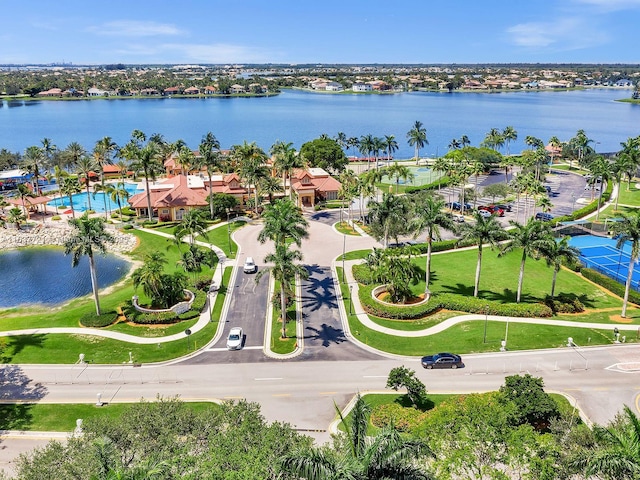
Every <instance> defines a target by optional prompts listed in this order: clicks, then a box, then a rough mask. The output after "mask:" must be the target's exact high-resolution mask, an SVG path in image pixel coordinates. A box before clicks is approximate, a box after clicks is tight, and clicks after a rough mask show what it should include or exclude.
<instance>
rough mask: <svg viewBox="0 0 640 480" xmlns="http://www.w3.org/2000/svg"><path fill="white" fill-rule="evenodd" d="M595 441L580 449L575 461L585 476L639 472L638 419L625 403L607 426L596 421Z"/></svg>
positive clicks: (626, 477)
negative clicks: (583, 449) (589, 445)
mask: <svg viewBox="0 0 640 480" xmlns="http://www.w3.org/2000/svg"><path fill="white" fill-rule="evenodd" d="M593 434H594V437H595V440H596V443H595V445H594V447H593V448H592V449H587V450H585V451H583V452H581V453H580V454H579V456H578V458H577V460H576V461H575V462H574V465H575V466H577V467H579V468H581V469H583V471H584V475H585V476H586V478H602V479H607V480H632V479H635V478H638V476H640V419H639V418H638V416H637V415H636V414H635V413H634V411H633V410H631V409H630V408H629V407H628V406H627V405H625V406H624V409H623V413H622V416H621V417H620V418H618V419H616V421H614V422H612V423H611V424H610V425H609V426H608V427H601V426H599V425H595V426H594V428H593Z"/></svg>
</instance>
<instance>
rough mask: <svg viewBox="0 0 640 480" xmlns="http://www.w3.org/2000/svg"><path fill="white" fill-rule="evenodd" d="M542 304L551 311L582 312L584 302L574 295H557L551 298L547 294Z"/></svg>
mask: <svg viewBox="0 0 640 480" xmlns="http://www.w3.org/2000/svg"><path fill="white" fill-rule="evenodd" d="M544 304H545V305H546V306H547V307H549V308H550V309H551V310H552V311H553V313H582V312H584V304H583V303H582V302H581V301H580V300H579V299H578V298H577V297H574V296H570V295H558V296H557V297H555V298H551V297H550V296H549V295H547V296H546V297H545V299H544Z"/></svg>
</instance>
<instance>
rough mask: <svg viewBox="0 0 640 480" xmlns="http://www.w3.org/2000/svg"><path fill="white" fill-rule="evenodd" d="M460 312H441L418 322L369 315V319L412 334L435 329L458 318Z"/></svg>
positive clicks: (383, 325) (382, 325)
mask: <svg viewBox="0 0 640 480" xmlns="http://www.w3.org/2000/svg"><path fill="white" fill-rule="evenodd" d="M458 315H460V312H450V311H441V312H436V313H434V314H433V315H429V316H428V317H425V318H419V319H417V320H392V319H389V318H380V317H374V316H373V315H369V318H370V319H371V320H373V321H374V322H375V323H377V324H378V325H380V326H381V327H386V328H393V329H394V330H402V331H405V332H412V331H417V330H424V329H425V328H429V327H433V326H434V325H437V324H439V323H441V322H443V321H445V320H447V319H448V318H451V317H457V316H458Z"/></svg>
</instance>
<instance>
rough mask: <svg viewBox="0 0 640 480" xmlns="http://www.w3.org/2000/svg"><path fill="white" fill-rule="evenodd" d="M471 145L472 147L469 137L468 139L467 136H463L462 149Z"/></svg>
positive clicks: (461, 140)
mask: <svg viewBox="0 0 640 480" xmlns="http://www.w3.org/2000/svg"><path fill="white" fill-rule="evenodd" d="M469 145H471V140H469V137H467V136H466V135H462V136H461V137H460V148H464V147H468V146H469Z"/></svg>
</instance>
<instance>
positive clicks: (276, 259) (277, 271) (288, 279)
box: [256, 245, 309, 338]
mask: <svg viewBox="0 0 640 480" xmlns="http://www.w3.org/2000/svg"><path fill="white" fill-rule="evenodd" d="M301 260H302V253H301V252H300V251H299V250H293V249H291V250H290V249H289V248H288V246H287V245H276V249H275V252H272V253H270V254H269V255H267V256H266V257H265V258H264V261H265V262H266V263H273V266H272V267H267V268H266V269H262V270H260V271H259V272H258V274H257V275H256V282H259V281H260V279H261V278H262V276H263V275H264V274H266V273H267V272H271V274H272V275H273V278H274V280H276V281H277V282H280V314H281V318H282V333H281V337H282V338H287V296H288V294H291V293H292V288H291V285H293V284H294V282H295V279H296V276H299V277H300V278H303V279H306V278H308V277H309V272H308V271H307V269H306V268H304V267H303V266H302V265H300V264H298V263H296V262H298V261H301Z"/></svg>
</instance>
